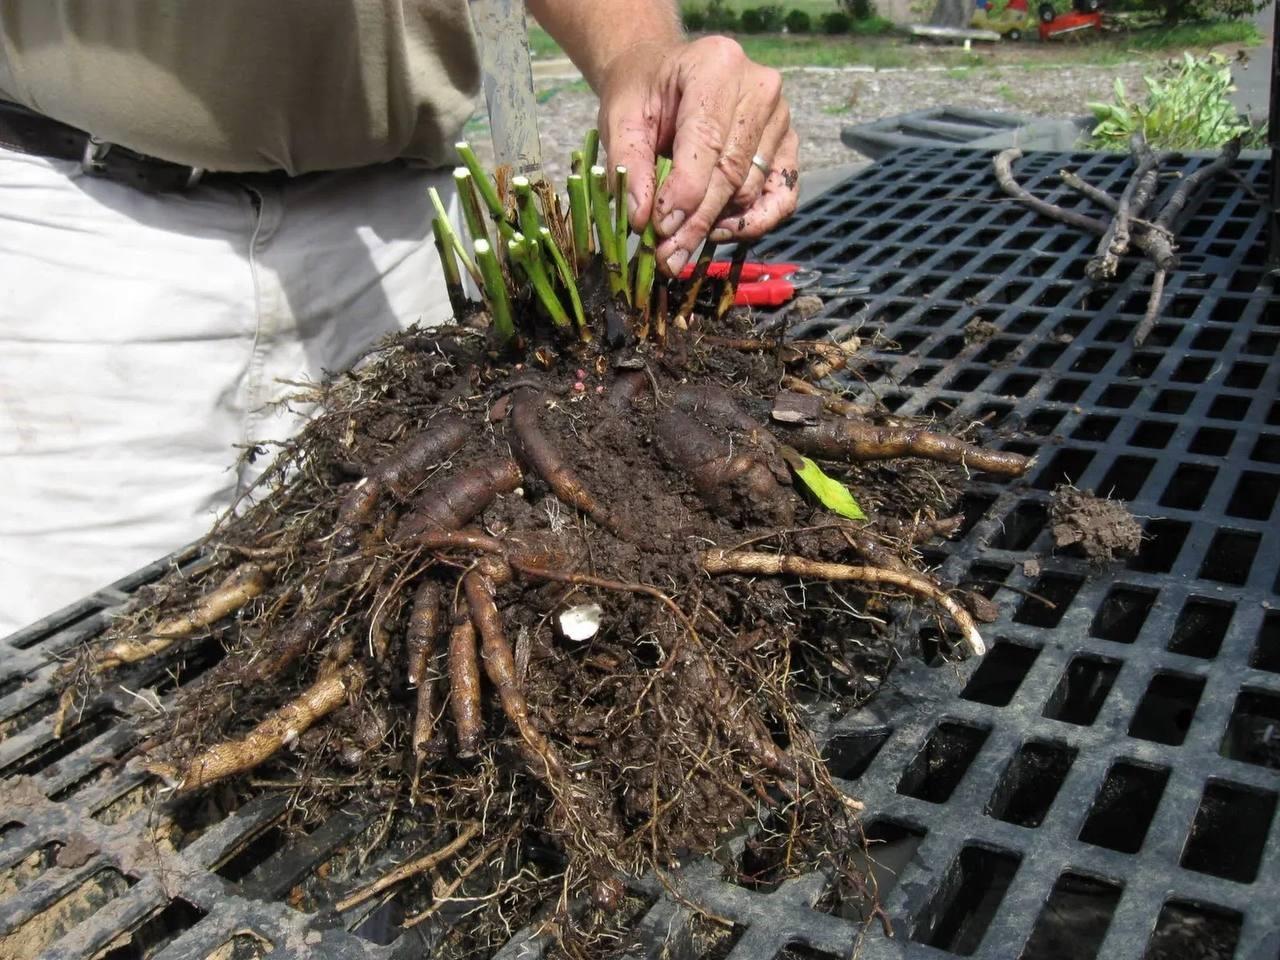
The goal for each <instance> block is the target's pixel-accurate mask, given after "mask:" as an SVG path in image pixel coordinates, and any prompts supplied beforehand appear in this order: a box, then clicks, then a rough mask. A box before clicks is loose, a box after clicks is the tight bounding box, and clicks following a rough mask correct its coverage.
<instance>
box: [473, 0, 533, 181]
mask: <svg viewBox="0 0 1280 960" xmlns="http://www.w3.org/2000/svg"><path fill="white" fill-rule="evenodd" d="M470 7H471V24H472V26H473V27H474V29H475V32H476V37H477V38H478V39H479V41H480V69H481V74H482V76H483V79H484V99H485V103H486V105H487V106H488V108H489V129H490V130H491V131H492V133H493V149H494V154H495V156H496V158H497V161H498V163H499V165H506V166H508V167H510V168H511V170H512V172H513V173H516V174H523V175H524V176H526V177H528V178H529V179H530V180H537V179H541V177H542V145H541V144H540V143H539V142H538V117H537V101H536V99H535V98H534V95H533V67H532V66H531V65H530V63H529V33H528V26H527V23H526V21H525V14H524V0H470Z"/></svg>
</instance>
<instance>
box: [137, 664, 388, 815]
mask: <svg viewBox="0 0 1280 960" xmlns="http://www.w3.org/2000/svg"><path fill="white" fill-rule="evenodd" d="M363 681H364V670H363V669H362V668H361V667H360V666H359V665H357V664H349V665H348V666H346V667H343V668H342V669H340V670H337V671H334V672H333V673H331V674H329V675H328V676H326V677H322V678H320V679H319V680H317V681H316V682H315V683H314V684H312V685H311V686H310V687H308V688H307V689H306V690H304V691H303V692H302V693H301V694H300V695H299V696H298V698H297V699H295V700H293V701H291V702H289V703H287V704H285V705H284V706H283V707H281V708H280V709H279V710H277V711H275V712H274V713H272V714H271V715H270V716H268V717H267V718H266V719H265V720H263V721H262V722H261V723H259V724H258V725H257V726H256V727H254V728H253V729H252V730H250V731H249V732H248V733H247V734H245V735H244V736H243V737H241V738H240V739H238V740H232V741H227V742H224V743H219V744H216V745H214V746H212V747H210V748H209V749H208V750H205V751H203V752H202V753H200V754H197V755H196V756H195V757H193V758H192V759H191V760H190V761H189V762H188V763H187V765H186V767H185V768H184V769H181V770H179V769H177V768H175V767H173V766H171V765H169V764H163V763H156V764H151V765H150V767H149V769H150V770H151V772H152V773H154V774H156V775H157V776H158V777H160V778H161V779H163V780H164V781H165V782H166V783H168V784H170V785H171V786H173V787H176V788H177V789H179V790H182V791H190V790H198V789H199V788H200V787H203V786H207V785H208V784H211V783H216V782H217V781H219V780H225V779H226V778H227V777H231V776H235V775H236V774H237V773H245V772H247V771H249V770H253V769H254V768H255V767H258V766H260V765H261V764H262V763H264V762H265V761H266V760H268V759H270V758H271V757H272V756H274V755H275V754H276V753H278V752H279V751H280V750H283V749H285V748H286V747H289V746H292V745H293V744H294V743H296V742H297V740H298V738H299V737H300V736H302V734H304V733H306V732H307V731H308V730H310V729H311V728H312V727H313V726H314V725H315V724H316V723H318V722H319V721H320V720H322V719H324V718H325V717H327V716H328V715H329V714H331V713H333V711H334V710H336V709H337V708H338V707H340V706H341V705H342V704H344V703H346V702H347V700H348V698H349V697H352V696H354V695H355V693H356V692H357V691H358V690H359V688H360V685H361V684H362V682H363Z"/></svg>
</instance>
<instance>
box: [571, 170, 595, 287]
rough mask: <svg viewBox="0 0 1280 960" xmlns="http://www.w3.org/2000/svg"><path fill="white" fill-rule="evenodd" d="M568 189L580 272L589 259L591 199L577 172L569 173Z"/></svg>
mask: <svg viewBox="0 0 1280 960" xmlns="http://www.w3.org/2000/svg"><path fill="white" fill-rule="evenodd" d="M575 152H581V151H575ZM568 190H569V220H570V222H571V224H572V226H573V259H574V261H575V263H576V264H577V267H578V272H579V273H581V272H582V271H583V269H585V268H586V265H587V261H588V260H590V259H591V200H590V199H589V198H588V196H587V181H586V179H585V178H583V177H582V176H580V175H579V174H576V173H574V174H570V175H569V180H568Z"/></svg>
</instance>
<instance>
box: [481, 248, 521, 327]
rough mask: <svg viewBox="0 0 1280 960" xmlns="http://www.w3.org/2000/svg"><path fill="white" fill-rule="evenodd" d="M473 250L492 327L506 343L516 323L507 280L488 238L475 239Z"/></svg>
mask: <svg viewBox="0 0 1280 960" xmlns="http://www.w3.org/2000/svg"><path fill="white" fill-rule="evenodd" d="M475 251H476V263H478V264H479V265H480V274H481V276H483V277H484V287H483V290H484V298H485V301H486V302H487V303H488V305H489V315H490V316H492V317H493V329H494V331H495V332H496V333H497V334H498V339H499V340H501V341H502V342H503V343H506V342H507V341H508V340H510V339H511V338H512V337H514V336H515V335H516V325H515V321H514V319H513V318H512V314H511V298H510V297H509V296H507V281H506V278H505V277H503V275H502V266H501V265H500V264H499V263H498V255H497V254H496V253H494V252H493V247H491V246H490V245H489V241H488V240H477V241H476V242H475Z"/></svg>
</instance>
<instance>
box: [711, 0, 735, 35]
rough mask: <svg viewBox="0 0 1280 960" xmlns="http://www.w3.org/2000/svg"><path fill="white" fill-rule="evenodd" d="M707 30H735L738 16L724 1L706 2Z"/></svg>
mask: <svg viewBox="0 0 1280 960" xmlns="http://www.w3.org/2000/svg"><path fill="white" fill-rule="evenodd" d="M707 29H708V30H722V31H723V30H737V29H738V14H737V13H736V12H735V11H734V10H733V9H732V8H730V7H728V6H726V5H725V0H707Z"/></svg>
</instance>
